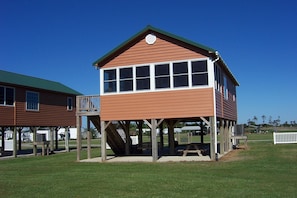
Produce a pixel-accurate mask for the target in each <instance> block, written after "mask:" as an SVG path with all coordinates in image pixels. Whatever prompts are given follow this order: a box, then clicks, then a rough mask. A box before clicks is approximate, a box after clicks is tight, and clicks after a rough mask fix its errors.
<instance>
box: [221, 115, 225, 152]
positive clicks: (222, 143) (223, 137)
mask: <svg viewBox="0 0 297 198" xmlns="http://www.w3.org/2000/svg"><path fill="white" fill-rule="evenodd" d="M224 125H225V121H224V119H220V154H224V152H225V147H224V145H225V128H224Z"/></svg>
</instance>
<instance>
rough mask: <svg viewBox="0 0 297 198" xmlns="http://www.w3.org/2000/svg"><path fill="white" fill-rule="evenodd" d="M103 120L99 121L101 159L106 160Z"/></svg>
mask: <svg viewBox="0 0 297 198" xmlns="http://www.w3.org/2000/svg"><path fill="white" fill-rule="evenodd" d="M106 127H107V125H106V124H105V121H101V161H102V162H105V161H106V140H107V138H106V131H105V129H106Z"/></svg>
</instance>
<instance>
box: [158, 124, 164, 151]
mask: <svg viewBox="0 0 297 198" xmlns="http://www.w3.org/2000/svg"><path fill="white" fill-rule="evenodd" d="M159 129H160V150H161V151H163V147H164V134H163V122H162V123H161V124H160V125H159Z"/></svg>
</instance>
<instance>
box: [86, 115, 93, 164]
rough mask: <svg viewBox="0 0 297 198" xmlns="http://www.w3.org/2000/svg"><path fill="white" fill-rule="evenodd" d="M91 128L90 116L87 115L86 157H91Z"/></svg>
mask: <svg viewBox="0 0 297 198" xmlns="http://www.w3.org/2000/svg"><path fill="white" fill-rule="evenodd" d="M91 135H92V133H91V128H90V118H89V117H87V141H88V143H87V144H88V149H87V150H88V159H91Z"/></svg>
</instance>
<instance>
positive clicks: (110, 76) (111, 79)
mask: <svg viewBox="0 0 297 198" xmlns="http://www.w3.org/2000/svg"><path fill="white" fill-rule="evenodd" d="M116 80H117V79H116V70H115V69H111V70H104V93H109V92H116V91H117V83H116V82H117V81H116Z"/></svg>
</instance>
